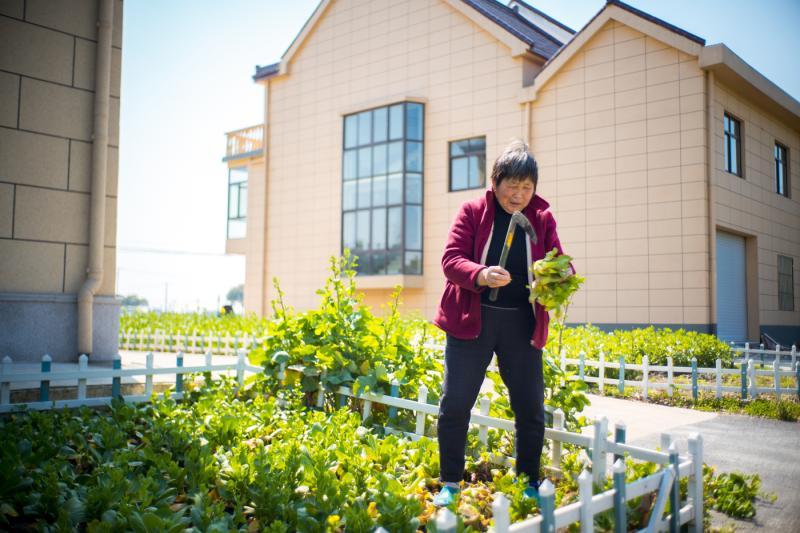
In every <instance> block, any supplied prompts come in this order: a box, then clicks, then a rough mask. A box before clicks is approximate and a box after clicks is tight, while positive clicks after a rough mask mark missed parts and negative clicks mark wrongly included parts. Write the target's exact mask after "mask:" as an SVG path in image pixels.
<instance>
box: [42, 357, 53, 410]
mask: <svg viewBox="0 0 800 533" xmlns="http://www.w3.org/2000/svg"><path fill="white" fill-rule="evenodd" d="M52 361H53V359H52V358H51V357H50V355H49V354H44V355H43V356H42V367H41V368H42V373H46V372H48V373H49V372H50V364H51V363H52ZM49 400H50V380H49V379H48V380H42V382H41V383H40V384H39V401H40V402H47V401H49Z"/></svg>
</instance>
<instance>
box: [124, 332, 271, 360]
mask: <svg viewBox="0 0 800 533" xmlns="http://www.w3.org/2000/svg"><path fill="white" fill-rule="evenodd" d="M262 340H263V339H261V338H259V337H258V336H257V335H254V334H247V333H242V332H237V333H234V334H233V335H231V334H230V333H226V334H225V335H223V334H221V333H213V332H210V331H197V330H193V331H192V332H188V331H183V332H179V333H171V332H166V331H163V330H156V331H150V330H148V331H144V330H139V331H135V330H126V331H120V332H119V349H120V350H135V351H140V352H174V353H177V352H183V353H184V354H189V353H201V354H202V353H206V352H208V351H212V352H214V353H216V354H220V355H234V354H236V352H237V350H240V349H247V348H249V347H251V346H253V345H254V344H260V343H261V342H262Z"/></svg>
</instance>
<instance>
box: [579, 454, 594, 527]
mask: <svg viewBox="0 0 800 533" xmlns="http://www.w3.org/2000/svg"><path fill="white" fill-rule="evenodd" d="M593 469H594V468H593ZM578 498H579V499H580V502H581V507H580V509H579V512H580V519H581V533H592V532H593V531H594V513H592V474H590V473H589V471H588V470H584V471H583V472H581V475H580V476H578Z"/></svg>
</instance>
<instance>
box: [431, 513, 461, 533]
mask: <svg viewBox="0 0 800 533" xmlns="http://www.w3.org/2000/svg"><path fill="white" fill-rule="evenodd" d="M457 524H458V520H457V519H456V515H454V514H453V511H451V510H450V509H448V508H446V507H445V508H443V509H440V510H439V512H437V513H436V531H437V532H438V533H456V525H457Z"/></svg>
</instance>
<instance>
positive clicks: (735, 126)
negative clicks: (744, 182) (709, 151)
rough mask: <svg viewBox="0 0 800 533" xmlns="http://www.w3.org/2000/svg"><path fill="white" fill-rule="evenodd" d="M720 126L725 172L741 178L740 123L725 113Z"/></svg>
mask: <svg viewBox="0 0 800 533" xmlns="http://www.w3.org/2000/svg"><path fill="white" fill-rule="evenodd" d="M722 124H723V127H724V128H723V129H724V130H725V142H724V145H725V172H730V173H731V174H736V175H737V176H739V177H742V123H741V122H739V121H738V120H737V119H735V118H733V117H732V116H731V115H729V114H728V113H725V116H724V117H723V119H722Z"/></svg>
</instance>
